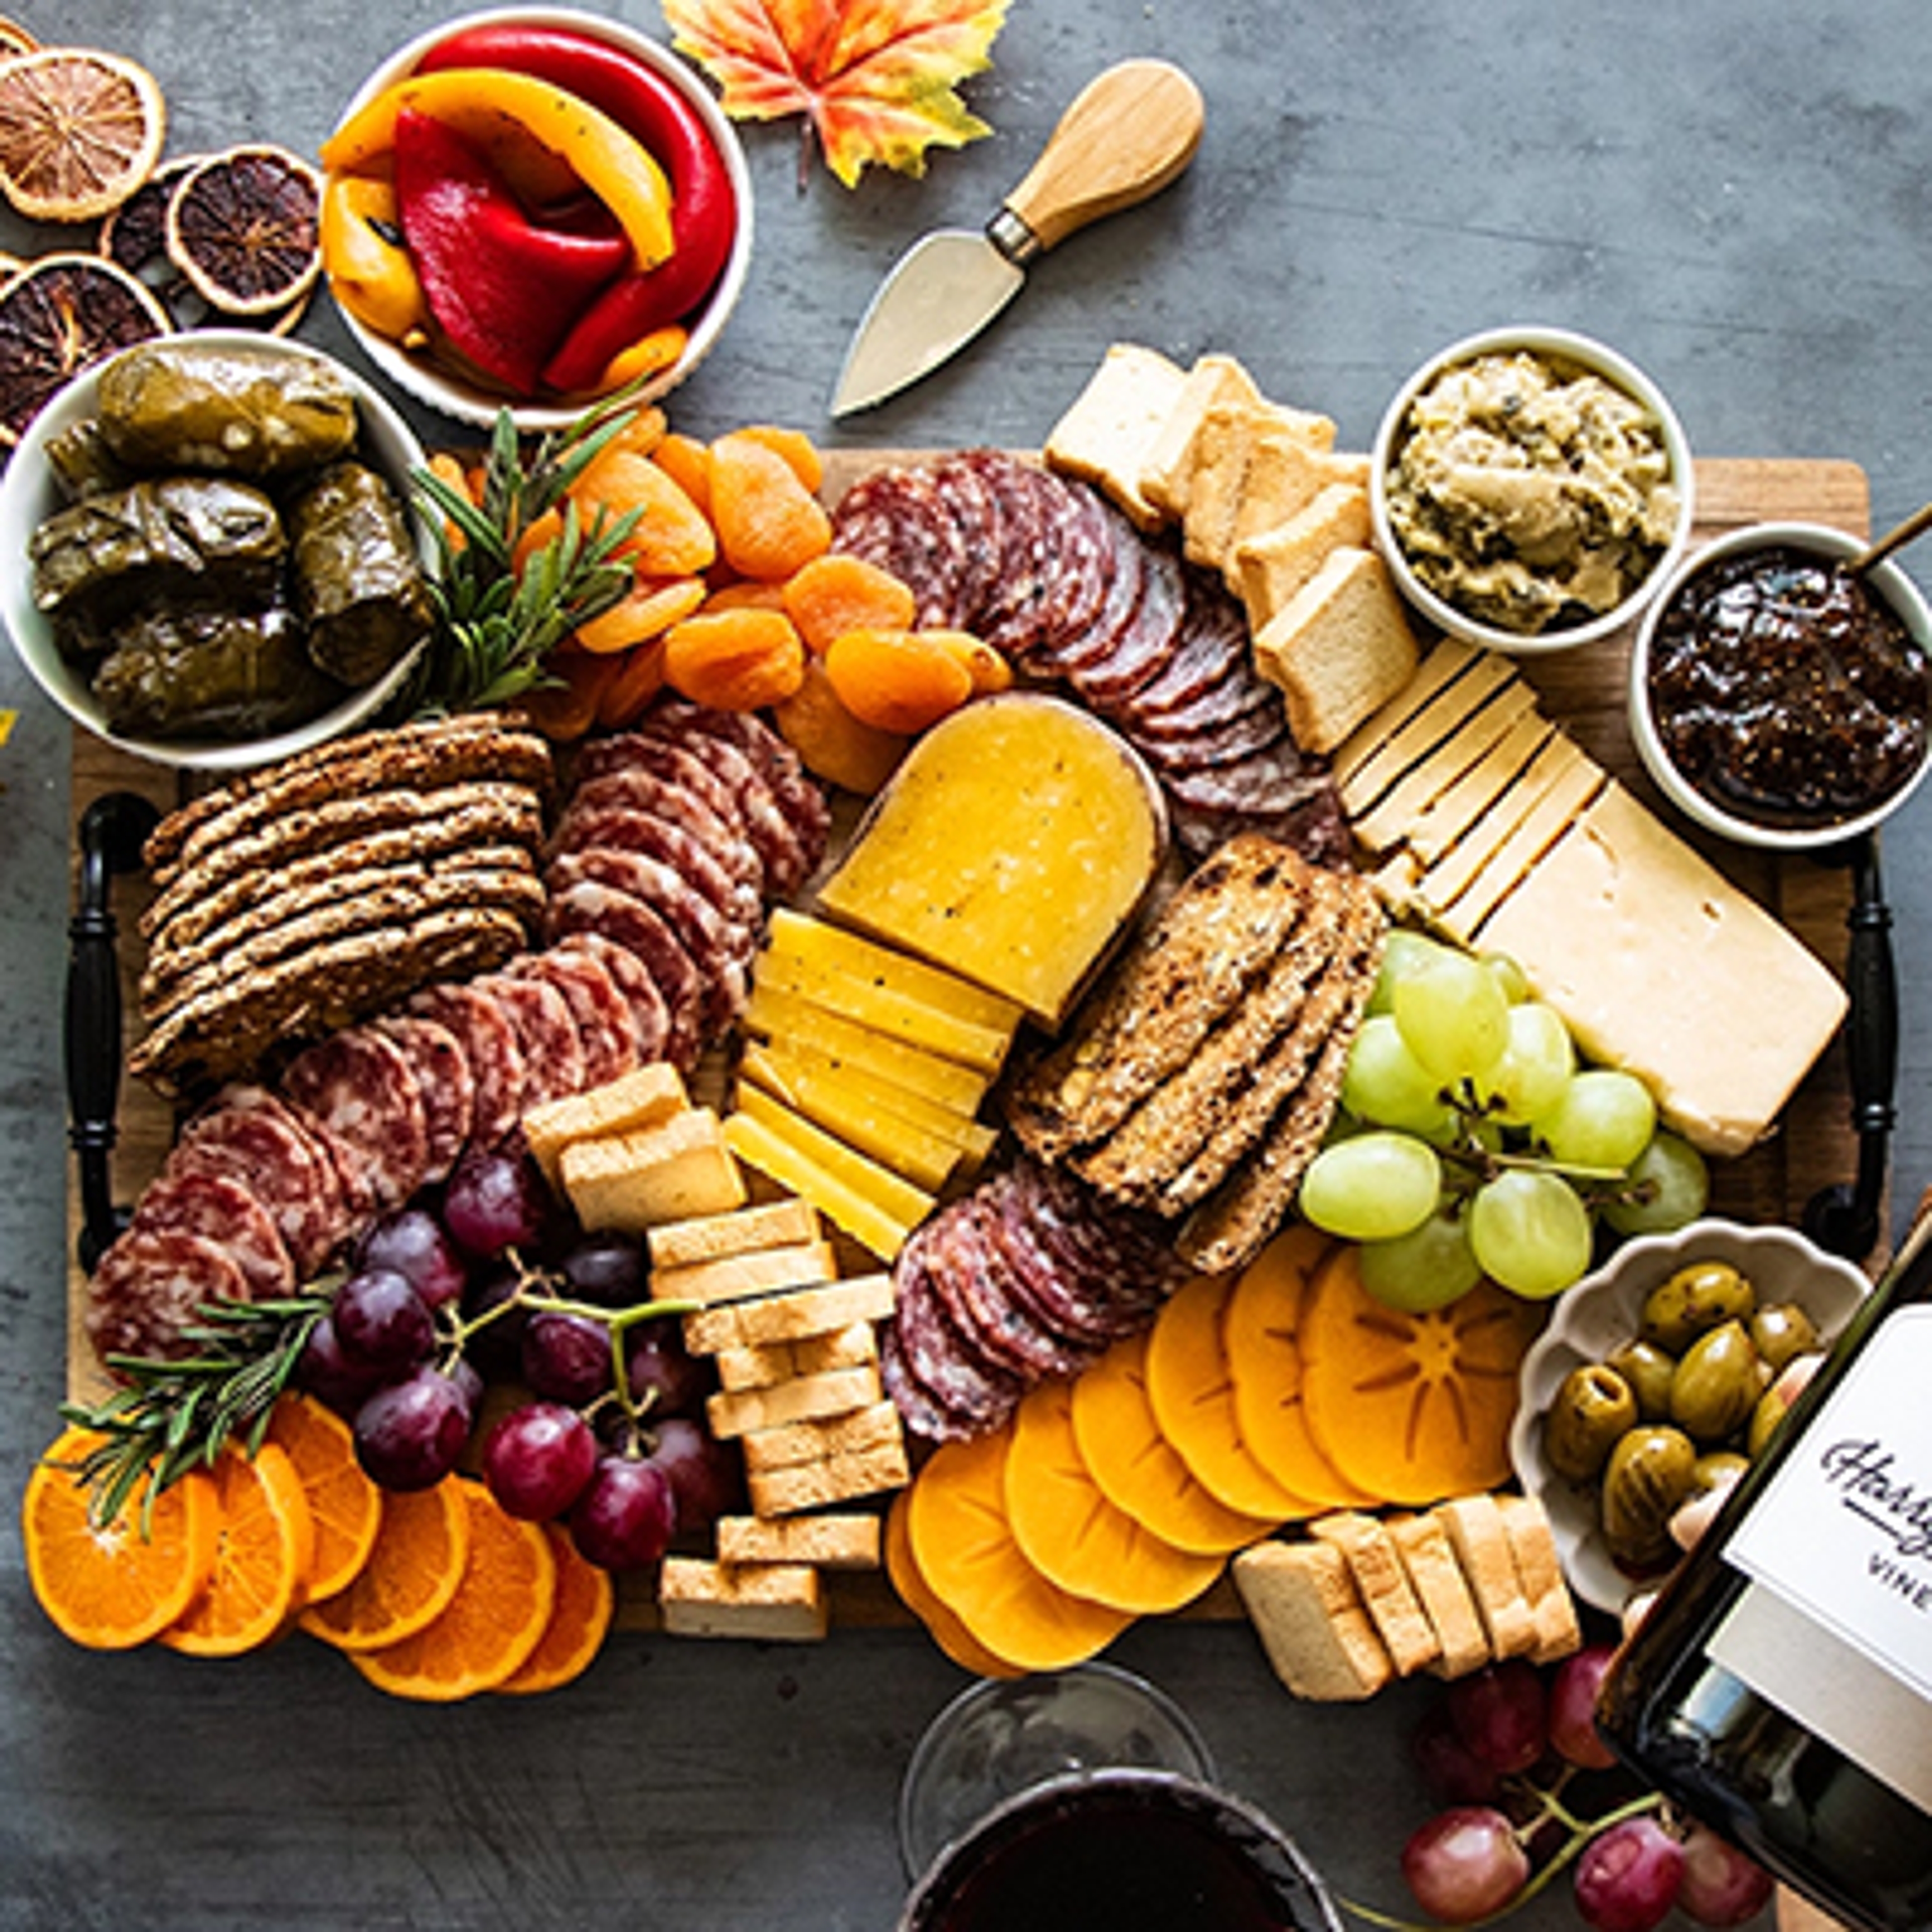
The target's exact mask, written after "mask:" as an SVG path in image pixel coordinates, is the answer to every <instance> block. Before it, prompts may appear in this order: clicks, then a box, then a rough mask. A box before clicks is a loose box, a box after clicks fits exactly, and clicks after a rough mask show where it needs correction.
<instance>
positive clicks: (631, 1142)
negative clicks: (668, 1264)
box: [557, 1107, 745, 1234]
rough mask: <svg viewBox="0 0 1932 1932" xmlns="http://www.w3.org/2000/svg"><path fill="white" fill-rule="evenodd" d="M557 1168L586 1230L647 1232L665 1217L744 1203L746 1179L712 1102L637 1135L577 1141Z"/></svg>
mask: <svg viewBox="0 0 1932 1932" xmlns="http://www.w3.org/2000/svg"><path fill="white" fill-rule="evenodd" d="M557 1171H558V1175H559V1178H560V1179H561V1181H562V1184H563V1191H564V1192H565V1194H567V1195H568V1196H569V1197H570V1202H571V1206H572V1207H573V1208H575V1209H576V1211H577V1219H578V1220H580V1221H581V1222H582V1223H583V1225H584V1226H585V1227H586V1228H592V1229H616V1230H618V1231H619V1232H622V1233H626V1234H641V1233H643V1231H644V1230H645V1229H647V1228H649V1227H651V1226H653V1225H655V1223H658V1222H660V1221H682V1220H688V1219H689V1218H690V1217H691V1216H693V1215H695V1214H723V1213H725V1212H727V1211H728V1210H730V1209H731V1208H739V1207H742V1206H743V1205H744V1202H745V1182H744V1177H743V1176H742V1175H740V1174H739V1172H738V1164H737V1163H736V1161H735V1160H733V1159H732V1157H731V1151H730V1148H728V1147H727V1145H725V1142H724V1134H723V1132H722V1130H721V1128H720V1127H719V1125H718V1117H717V1115H715V1114H714V1113H712V1111H711V1110H710V1109H709V1108H708V1107H694V1108H692V1109H690V1110H689V1111H688V1112H685V1113H682V1114H679V1115H676V1116H675V1117H674V1118H672V1119H670V1120H669V1121H666V1122H665V1123H664V1125H663V1126H662V1127H650V1128H646V1129H644V1130H642V1131H640V1132H638V1133H628V1134H612V1135H608V1136H604V1137H602V1138H601V1139H596V1140H585V1141H572V1142H571V1143H570V1145H568V1147H566V1148H565V1149H564V1150H563V1153H562V1156H561V1157H560V1158H559V1160H558V1163H557Z"/></svg>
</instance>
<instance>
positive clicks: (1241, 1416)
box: [1221, 1222, 1380, 1509]
mask: <svg viewBox="0 0 1932 1932" xmlns="http://www.w3.org/2000/svg"><path fill="white" fill-rule="evenodd" d="M1333 1247H1334V1244H1333V1243H1332V1242H1331V1241H1329V1240H1328V1238H1326V1237H1325V1235H1322V1234H1321V1233H1320V1232H1319V1231H1318V1230H1316V1229H1313V1228H1311V1227H1310V1226H1308V1225H1307V1223H1305V1222H1304V1223H1300V1224H1298V1226H1295V1227H1292V1228H1290V1229H1287V1230H1286V1232H1284V1233H1282V1234H1280V1235H1277V1236H1276V1237H1275V1238H1274V1240H1273V1241H1271V1242H1270V1243H1269V1244H1268V1246H1267V1247H1265V1248H1264V1249H1263V1250H1262V1251H1261V1253H1259V1254H1258V1255H1257V1256H1256V1257H1255V1259H1253V1261H1252V1262H1250V1263H1249V1264H1248V1265H1247V1268H1245V1269H1244V1270H1243V1271H1242V1273H1241V1276H1240V1277H1239V1278H1238V1280H1236V1282H1235V1287H1234V1292H1233V1293H1232V1295H1230V1296H1229V1298H1228V1306H1227V1310H1226V1313H1225V1314H1224V1315H1223V1319H1222V1324H1221V1340H1222V1341H1223V1344H1224V1345H1225V1346H1226V1349H1227V1351H1228V1370H1229V1374H1230V1375H1231V1376H1232V1377H1233V1379H1234V1385H1235V1421H1236V1423H1237V1424H1238V1425H1239V1427H1240V1429H1241V1439H1242V1440H1243V1441H1244V1442H1246V1443H1247V1445H1248V1447H1249V1448H1250V1449H1251V1450H1252V1451H1253V1452H1254V1456H1255V1460H1256V1461H1257V1462H1258V1463H1260V1464H1261V1465H1262V1466H1263V1467H1264V1468H1265V1469H1266V1470H1267V1471H1268V1474H1269V1475H1271V1476H1272V1477H1274V1479H1275V1481H1277V1482H1278V1483H1280V1484H1281V1486H1282V1487H1283V1488H1284V1489H1288V1490H1293V1491H1294V1492H1295V1494H1296V1495H1297V1496H1306V1497H1307V1499H1308V1500H1309V1501H1310V1502H1312V1503H1319V1504H1320V1505H1322V1506H1323V1507H1324V1508H1338V1509H1339V1508H1358V1507H1362V1506H1367V1507H1370V1508H1373V1506H1374V1505H1375V1504H1376V1503H1377V1502H1379V1501H1380V1499H1379V1497H1376V1496H1370V1495H1369V1494H1368V1493H1367V1491H1366V1490H1361V1489H1358V1487H1356V1486H1355V1484H1353V1483H1351V1482H1349V1481H1348V1480H1347V1479H1346V1478H1345V1477H1344V1476H1343V1475H1342V1473H1341V1472H1340V1470H1338V1469H1337V1468H1336V1467H1335V1466H1334V1463H1331V1462H1330V1461H1329V1460H1328V1457H1325V1455H1323V1454H1322V1451H1320V1450H1319V1449H1318V1448H1316V1445H1315V1438H1314V1437H1313V1436H1312V1435H1310V1433H1309V1429H1308V1415H1307V1403H1306V1401H1305V1400H1304V1396H1303V1393H1302V1380H1303V1365H1302V1359H1301V1334H1300V1330H1301V1316H1302V1310H1303V1308H1304V1306H1305V1304H1306V1301H1307V1290H1308V1286H1309V1284H1310V1283H1311V1282H1312V1281H1313V1280H1314V1278H1315V1276H1316V1272H1317V1271H1318V1270H1319V1268H1321V1266H1322V1263H1323V1262H1325V1261H1326V1260H1327V1259H1328V1256H1329V1254H1330V1253H1331V1250H1332V1249H1333Z"/></svg>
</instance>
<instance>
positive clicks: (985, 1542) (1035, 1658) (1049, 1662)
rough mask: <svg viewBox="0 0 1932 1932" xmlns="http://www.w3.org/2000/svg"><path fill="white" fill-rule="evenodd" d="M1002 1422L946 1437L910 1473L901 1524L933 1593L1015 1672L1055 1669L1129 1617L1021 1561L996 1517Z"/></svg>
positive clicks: (1003, 1451)
mask: <svg viewBox="0 0 1932 1932" xmlns="http://www.w3.org/2000/svg"><path fill="white" fill-rule="evenodd" d="M1011 1442H1012V1432H1011V1430H1010V1428H1007V1429H1001V1430H995V1432H994V1433H993V1434H992V1435H990V1436H979V1437H977V1438H975V1439H974V1440H972V1441H971V1442H948V1443H946V1444H944V1445H942V1446H941V1448H939V1449H938V1450H937V1451H935V1453H934V1454H933V1456H932V1460H930V1461H929V1462H928V1463H926V1466H925V1467H924V1468H923V1469H921V1470H920V1471H919V1474H918V1475H917V1476H916V1478H914V1479H913V1485H912V1490H911V1496H910V1502H908V1503H907V1516H906V1528H907V1533H908V1535H909V1537H910V1547H911V1550H912V1558H913V1562H914V1563H915V1564H916V1565H917V1566H918V1568H919V1574H921V1575H922V1577H925V1579H926V1581H927V1582H928V1583H929V1584H931V1585H932V1589H933V1592H934V1594H935V1595H937V1596H938V1598H939V1600H940V1601H941V1603H943V1604H945V1605H946V1606H947V1608H948V1609H950V1610H951V1611H952V1612H953V1614H954V1615H955V1616H957V1617H958V1618H959V1621H960V1622H962V1624H964V1625H965V1627H966V1629H967V1631H968V1633H969V1634H971V1636H972V1637H974V1639H975V1640H977V1642H979V1643H982V1644H983V1645H985V1646H986V1649H989V1650H990V1651H991V1652H993V1654H994V1655H995V1656H996V1657H1003V1658H1005V1659H1006V1660H1007V1662H1008V1663H1010V1664H1012V1665H1013V1667H1015V1668H1016V1670H1067V1668H1069V1667H1070V1666H1071V1665H1073V1664H1081V1663H1084V1662H1085V1661H1086V1660H1087V1659H1088V1658H1090V1657H1092V1656H1094V1655H1097V1653H1098V1652H1100V1651H1102V1650H1104V1649H1106V1646H1108V1645H1109V1643H1112V1641H1113V1640H1114V1639H1115V1637H1118V1635H1119V1634H1121V1631H1124V1630H1125V1629H1126V1628H1127V1625H1129V1624H1130V1623H1131V1622H1133V1617H1132V1616H1130V1614H1129V1613H1127V1612H1126V1611H1124V1610H1111V1609H1109V1607H1107V1606H1106V1605H1105V1604H1097V1603H1095V1602H1094V1601H1092V1600H1091V1598H1085V1597H1076V1596H1075V1595H1073V1593H1072V1592H1070V1591H1067V1590H1063V1589H1061V1588H1060V1587H1059V1586H1058V1584H1055V1583H1049V1582H1048V1581H1047V1580H1046V1577H1043V1576H1042V1575H1041V1574H1040V1572H1039V1571H1037V1570H1036V1569H1035V1568H1034V1566H1033V1565H1031V1563H1029V1562H1028V1561H1027V1559H1026V1558H1025V1556H1024V1555H1023V1554H1022V1552H1021V1550H1020V1547H1019V1544H1018V1542H1016V1541H1015V1539H1014V1537H1013V1525H1012V1523H1010V1521H1009V1520H1008V1519H1007V1502H1006V1466H1007V1453H1008V1451H1009V1448H1010V1445H1011Z"/></svg>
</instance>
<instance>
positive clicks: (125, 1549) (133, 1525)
mask: <svg viewBox="0 0 1932 1932" xmlns="http://www.w3.org/2000/svg"><path fill="white" fill-rule="evenodd" d="M100 1442H101V1437H100V1436H98V1435H95V1433H92V1431H90V1430H83V1429H69V1430H65V1431H63V1432H62V1434H61V1435H60V1436H58V1438H57V1439H55V1442H54V1443H53V1444H52V1447H50V1448H49V1449H48V1450H47V1451H46V1454H45V1455H43V1457H41V1458H40V1461H39V1463H37V1464H36V1465H35V1466H34V1473H33V1474H32V1475H31V1476H30V1477H29V1478H28V1479H27V1492H26V1497H25V1499H23V1502H22V1503H21V1505H20V1535H21V1540H22V1541H23V1544H25V1545H26V1553H27V1577H28V1581H29V1582H30V1583H31V1584H32V1586H33V1589H34V1595H35V1596H36V1597H37V1598H38V1599H39V1600H40V1607H41V1609H43V1610H45V1611H46V1613H47V1615H48V1616H49V1617H50V1618H51V1619H52V1620H53V1622H54V1623H55V1625H56V1627H57V1628H59V1629H60V1630H61V1631H62V1632H63V1633H65V1634H66V1635H67V1636H68V1637H71V1638H72V1639H73V1640H74V1642H75V1643H80V1644H85V1645H86V1646H87V1647H88V1648H89V1649H90V1650H127V1649H132V1648H133V1646H134V1645H136V1644H137V1643H146V1642H147V1641H148V1639H149V1638H150V1637H156V1636H158V1635H159V1634H160V1632H162V1631H164V1630H166V1628H167V1627H168V1626H169V1625H170V1624H172V1622H174V1621H175V1619H176V1618H178V1616H181V1613H182V1612H183V1611H184V1610H186V1609H187V1607H188V1606H189V1604H191V1603H192V1602H193V1601H194V1599H195V1598H196V1596H197V1595H199V1594H200V1592H201V1591H202V1589H203V1588H204V1587H205V1586H206V1584H207V1582H208V1577H209V1574H210V1573H211V1571H213V1569H214V1545H215V1538H216V1535H217V1532H218V1531H219V1529H220V1514H221V1512H220V1504H219V1502H218V1501H217V1498H216V1496H215V1491H214V1483H213V1481H211V1479H210V1478H208V1477H207V1476H205V1475H203V1474H202V1472H200V1471H199V1470H193V1471H191V1472H190V1473H189V1474H188V1475H185V1476H184V1477H182V1478H181V1479H180V1480H179V1481H178V1482H175V1483H172V1484H169V1486H168V1487H167V1488H166V1489H165V1490H163V1491H162V1492H161V1493H160V1495H159V1496H157V1497H156V1498H155V1499H154V1508H153V1511H152V1514H151V1518H150V1520H149V1521H148V1524H147V1526H146V1527H145V1531H144V1529H143V1527H142V1522H141V1514H142V1512H141V1508H140V1505H139V1504H138V1503H130V1505H128V1507H127V1508H126V1509H125V1510H124V1511H122V1512H121V1515H120V1516H119V1517H117V1518H116V1519H115V1520H114V1521H113V1523H110V1524H109V1525H107V1527H106V1528H101V1527H100V1526H98V1525H96V1524H95V1523H92V1522H91V1521H90V1520H89V1516H88V1503H89V1492H88V1491H87V1490H86V1488H84V1487H83V1486H82V1485H81V1484H79V1483H77V1481H75V1480H74V1474H75V1471H76V1470H77V1469H78V1467H79V1466H80V1463H81V1461H82V1460H83V1458H84V1457H86V1454H87V1453H88V1451H89V1450H90V1449H92V1448H95V1446H96V1445H98V1444H99V1443H100Z"/></svg>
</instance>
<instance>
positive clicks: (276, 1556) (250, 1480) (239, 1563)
mask: <svg viewBox="0 0 1932 1932" xmlns="http://www.w3.org/2000/svg"><path fill="white" fill-rule="evenodd" d="M210 1474H211V1475H212V1476H213V1478H214V1489H215V1494H216V1496H217V1499H219V1501H220V1506H221V1528H220V1534H219V1535H217V1537H216V1538H215V1545H214V1574H212V1575H211V1577H209V1578H208V1587H207V1588H206V1589H204V1590H203V1591H202V1592H201V1594H200V1595H199V1596H198V1597H196V1598H195V1600H194V1601H193V1603H192V1604H190V1605H189V1606H188V1607H187V1610H186V1611H185V1612H184V1613H183V1614H182V1615H181V1616H180V1617H179V1618H178V1619H176V1620H175V1622H173V1623H172V1624H170V1625H169V1626H168V1628H166V1630H164V1631H162V1632H161V1633H160V1642H161V1643H163V1644H165V1645H166V1646H167V1647H168V1649H170V1650H178V1651H181V1652H184V1653H185V1654H186V1655H188V1656H190V1657H239V1656H240V1655H241V1654H242V1652H244V1651H247V1650H254V1649H256V1648H257V1646H260V1645H262V1644H264V1643H267V1642H268V1640H269V1639H270V1638H271V1637H274V1636H275V1635H277V1634H278V1633H279V1632H280V1631H281V1630H282V1629H283V1628H284V1626H285V1625H287V1622H288V1621H289V1619H290V1614H291V1613H292V1612H293V1610H294V1609H295V1607H296V1605H297V1604H299V1602H300V1601H302V1590H303V1587H304V1586H305V1584H306V1583H307V1582H308V1570H309V1563H310V1561H311V1559H312V1558H313V1557H314V1554H315V1526H314V1523H313V1522H312V1521H311V1519H310V1517H309V1513H308V1497H307V1496H305V1495H304V1494H303V1493H302V1478H301V1477H300V1476H299V1475H296V1466H295V1465H294V1463H292V1462H290V1460H289V1458H288V1457H287V1454H286V1453H285V1452H284V1451H282V1450H281V1449H278V1448H277V1447H276V1446H275V1444H273V1443H272V1442H264V1443H263V1445H262V1446H261V1448H260V1449H259V1450H258V1451H257V1452H256V1453H255V1454H254V1455H253V1456H250V1455H248V1454H246V1453H245V1451H242V1449H240V1448H237V1447H236V1446H234V1445H230V1446H229V1448H226V1449H225V1450H223V1451H222V1453H221V1454H220V1456H218V1457H217V1458H216V1459H215V1463H214V1469H212V1470H211V1472H210Z"/></svg>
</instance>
